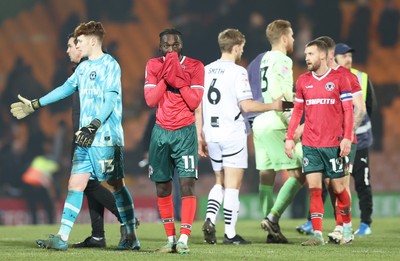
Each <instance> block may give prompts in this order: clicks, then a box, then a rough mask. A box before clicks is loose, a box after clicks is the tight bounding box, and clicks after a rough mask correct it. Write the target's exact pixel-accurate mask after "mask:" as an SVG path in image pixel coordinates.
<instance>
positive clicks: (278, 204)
mask: <svg viewBox="0 0 400 261" xmlns="http://www.w3.org/2000/svg"><path fill="white" fill-rule="evenodd" d="M301 187H302V185H301V184H300V183H299V182H298V181H297V179H296V178H293V177H290V178H288V179H287V180H286V182H285V184H283V186H282V188H281V189H280V190H279V193H278V196H277V197H276V201H275V204H274V206H273V207H272V209H271V213H272V214H274V215H275V216H277V217H278V218H279V217H280V216H281V215H282V214H283V212H284V211H285V210H286V208H287V207H288V206H289V204H290V203H292V200H293V198H294V197H295V196H296V194H297V192H298V191H299V190H300V188H301Z"/></svg>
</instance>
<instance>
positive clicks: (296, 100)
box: [294, 98, 304, 103]
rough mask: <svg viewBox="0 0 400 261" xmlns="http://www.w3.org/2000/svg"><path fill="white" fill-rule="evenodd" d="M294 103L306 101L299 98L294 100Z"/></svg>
mask: <svg viewBox="0 0 400 261" xmlns="http://www.w3.org/2000/svg"><path fill="white" fill-rule="evenodd" d="M294 101H295V102H302V103H304V100H303V99H299V98H294Z"/></svg>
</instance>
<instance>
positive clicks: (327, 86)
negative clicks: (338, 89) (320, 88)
mask: <svg viewBox="0 0 400 261" xmlns="http://www.w3.org/2000/svg"><path fill="white" fill-rule="evenodd" d="M333 89H335V84H334V83H333V82H328V83H327V84H325V90H327V91H333Z"/></svg>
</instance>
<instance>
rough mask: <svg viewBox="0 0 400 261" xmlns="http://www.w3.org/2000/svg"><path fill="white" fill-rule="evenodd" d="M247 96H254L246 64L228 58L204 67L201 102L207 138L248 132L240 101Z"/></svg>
mask: <svg viewBox="0 0 400 261" xmlns="http://www.w3.org/2000/svg"><path fill="white" fill-rule="evenodd" d="M248 99H253V96H252V93H251V89H250V84H249V79H248V75H247V71H246V69H245V68H243V67H242V66H239V65H237V64H235V63H234V62H233V61H228V60H217V61H215V62H212V63H210V64H208V65H207V66H206V67H205V79H204V94H203V100H202V106H203V131H204V135H205V139H206V142H221V141H227V140H234V139H236V137H242V136H243V135H244V134H245V133H246V126H245V123H244V118H243V115H242V113H241V110H240V107H239V103H240V102H241V101H243V100H248Z"/></svg>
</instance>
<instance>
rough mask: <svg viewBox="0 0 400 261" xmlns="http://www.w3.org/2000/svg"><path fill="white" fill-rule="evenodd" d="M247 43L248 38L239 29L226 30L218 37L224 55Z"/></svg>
mask: <svg viewBox="0 0 400 261" xmlns="http://www.w3.org/2000/svg"><path fill="white" fill-rule="evenodd" d="M245 42H246V37H245V36H244V35H243V34H242V33H241V32H240V31H239V30H238V29H231V28H229V29H226V30H224V31H222V32H220V33H219V35H218V45H219V49H220V50H221V52H222V53H230V52H232V48H233V46H235V45H241V44H243V43H245Z"/></svg>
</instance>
